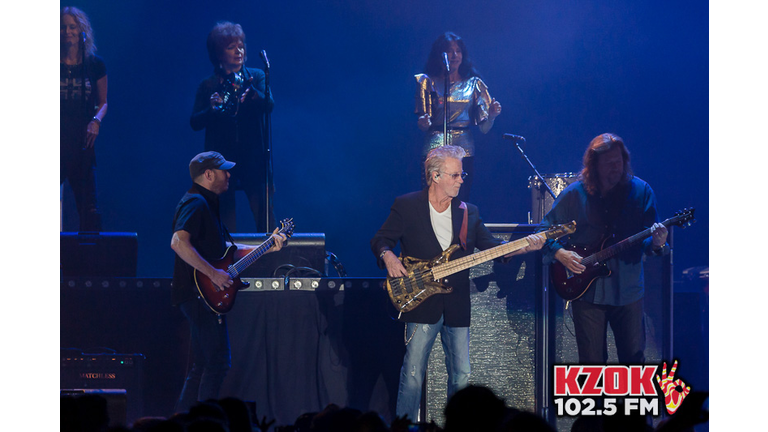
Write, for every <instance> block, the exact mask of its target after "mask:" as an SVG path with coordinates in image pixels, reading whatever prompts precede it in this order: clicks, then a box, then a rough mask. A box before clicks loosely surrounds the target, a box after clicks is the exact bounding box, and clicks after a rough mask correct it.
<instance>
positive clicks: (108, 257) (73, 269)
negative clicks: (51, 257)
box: [59, 232, 139, 277]
mask: <svg viewBox="0 0 768 432" xmlns="http://www.w3.org/2000/svg"><path fill="white" fill-rule="evenodd" d="M60 234H61V235H60V250H59V252H60V256H61V258H60V259H61V275H62V276H63V277H82V276H102V277H135V276H136V262H137V259H138V249H139V246H138V245H139V241H138V235H137V234H136V233H131V232H99V233H96V232H94V233H90V232H89V233H83V232H62V233H60Z"/></svg>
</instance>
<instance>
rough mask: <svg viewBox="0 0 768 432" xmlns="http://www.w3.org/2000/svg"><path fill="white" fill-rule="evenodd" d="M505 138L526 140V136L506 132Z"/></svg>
mask: <svg viewBox="0 0 768 432" xmlns="http://www.w3.org/2000/svg"><path fill="white" fill-rule="evenodd" d="M504 139H508V140H511V141H521V142H525V137H523V136H520V135H515V134H504Z"/></svg>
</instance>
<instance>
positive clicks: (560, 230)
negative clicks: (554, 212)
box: [545, 221, 576, 239]
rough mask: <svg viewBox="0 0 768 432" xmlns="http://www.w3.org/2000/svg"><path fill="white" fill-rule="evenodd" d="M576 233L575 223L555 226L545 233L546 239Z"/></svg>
mask: <svg viewBox="0 0 768 432" xmlns="http://www.w3.org/2000/svg"><path fill="white" fill-rule="evenodd" d="M575 232H576V221H570V222H568V223H566V224H560V225H556V226H555V227H554V228H552V229H549V230H547V231H546V232H545V234H546V236H547V239H557V238H560V237H563V236H567V235H568V234H573V233H575Z"/></svg>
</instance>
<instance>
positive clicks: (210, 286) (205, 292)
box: [194, 246, 250, 314]
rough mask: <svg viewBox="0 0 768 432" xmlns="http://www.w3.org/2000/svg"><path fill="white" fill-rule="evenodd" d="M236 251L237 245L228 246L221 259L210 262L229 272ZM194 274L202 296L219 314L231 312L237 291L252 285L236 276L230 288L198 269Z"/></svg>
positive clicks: (215, 266)
mask: <svg viewBox="0 0 768 432" xmlns="http://www.w3.org/2000/svg"><path fill="white" fill-rule="evenodd" d="M235 251H237V246H230V247H228V248H227V251H226V252H225V253H224V256H223V257H222V258H221V259H219V260H217V261H212V262H210V264H211V266H213V267H214V268H217V269H219V270H224V271H226V272H228V271H229V268H230V266H231V265H232V264H233V263H234V262H235ZM230 274H231V273H230ZM194 276H195V285H196V286H197V291H198V292H199V293H200V296H201V297H202V298H203V300H204V301H205V303H206V304H207V305H208V307H209V308H211V310H213V311H214V312H216V313H217V314H225V313H227V312H229V311H230V310H231V309H232V306H234V304H235V296H236V295H237V292H238V291H240V290H241V289H243V288H247V287H248V286H249V285H250V283H248V282H243V281H242V280H240V278H239V277H237V276H235V277H233V278H232V281H233V283H232V285H230V286H229V288H224V287H219V286H218V285H216V284H214V283H213V281H211V280H210V279H209V278H208V276H206V275H204V274H202V273H201V272H199V271H197V269H195V271H194Z"/></svg>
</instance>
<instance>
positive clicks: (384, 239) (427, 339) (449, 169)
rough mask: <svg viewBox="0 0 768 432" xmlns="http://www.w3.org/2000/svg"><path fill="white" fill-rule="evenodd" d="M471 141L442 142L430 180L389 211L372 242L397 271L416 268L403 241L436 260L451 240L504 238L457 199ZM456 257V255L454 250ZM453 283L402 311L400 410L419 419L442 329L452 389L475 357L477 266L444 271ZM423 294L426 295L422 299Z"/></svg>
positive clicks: (480, 243) (472, 243)
mask: <svg viewBox="0 0 768 432" xmlns="http://www.w3.org/2000/svg"><path fill="white" fill-rule="evenodd" d="M464 155H465V153H464V149H462V148H461V147H457V146H442V147H437V148H435V149H433V150H432V151H430V152H429V154H428V155H427V159H426V161H425V163H424V171H425V175H426V179H427V188H426V189H424V190H421V191H418V192H412V193H410V194H406V195H403V196H400V197H398V198H396V199H395V203H394V204H393V205H392V208H391V211H390V214H389V217H388V218H387V220H386V221H385V222H384V224H383V225H382V226H381V228H380V229H379V231H378V232H377V233H376V235H375V236H374V237H373V239H371V250H372V251H373V254H374V255H375V256H376V257H377V258H378V264H379V267H381V268H386V269H387V275H388V276H389V277H405V276H408V275H409V270H408V269H406V268H405V266H404V265H403V263H402V262H401V261H400V260H399V259H398V258H397V256H396V255H395V254H394V252H393V251H392V249H394V248H395V247H396V246H397V244H398V243H399V244H400V248H401V251H402V255H404V256H405V257H410V258H415V259H420V260H428V259H431V258H434V257H436V256H440V254H441V253H442V252H443V251H446V250H447V249H449V247H451V245H455V244H460V245H461V247H460V248H459V249H457V250H456V251H455V252H454V257H456V258H461V257H464V256H467V255H470V254H472V253H473V252H474V250H475V247H477V248H478V249H480V250H487V249H490V248H492V247H495V246H498V245H499V244H500V243H501V240H498V239H496V238H495V237H493V235H492V234H491V233H490V231H488V229H487V228H486V227H485V225H483V221H482V219H481V218H480V215H479V214H478V210H477V207H476V206H474V205H472V204H466V205H465V203H463V202H461V201H460V200H458V199H456V197H457V196H458V194H459V190H460V188H461V185H462V184H463V183H464V176H465V175H466V173H465V172H464V171H463V169H462V162H461V160H462V158H463V157H464ZM544 238H545V237H544V235H543V234H532V235H530V236H528V245H526V246H525V247H524V248H522V249H519V250H516V251H514V252H511V253H509V254H507V256H512V255H518V254H521V253H525V252H528V251H532V250H538V249H541V247H542V245H543V244H544ZM452 258H453V257H452ZM442 282H443V283H444V284H445V285H447V286H449V287H450V288H451V290H450V291H449V292H446V293H444V294H437V295H433V296H431V297H428V298H426V299H423V301H420V304H419V306H418V307H416V308H415V309H414V310H412V311H409V312H404V313H402V315H401V317H400V321H403V322H405V323H406V326H405V334H406V353H405V358H404V359H403V366H402V368H401V370H400V387H399V390H398V394H397V409H396V413H397V415H398V416H400V417H402V416H405V415H407V416H408V417H409V418H410V419H411V420H412V421H416V420H417V418H418V417H417V415H418V414H417V413H418V411H419V401H420V398H421V386H422V383H423V380H424V373H425V371H426V366H427V362H428V360H429V354H430V352H431V351H432V345H433V344H434V342H435V339H436V338H437V335H438V333H440V335H441V336H440V337H441V340H442V343H443V350H444V351H445V355H446V369H447V373H448V396H449V397H450V396H451V395H452V394H453V393H455V392H456V391H457V390H459V389H460V388H462V387H463V386H465V385H467V382H468V380H469V373H470V364H469V319H470V296H469V270H463V271H460V272H458V273H456V274H454V275H452V276H449V277H446V278H443V279H442ZM420 300H421V299H420Z"/></svg>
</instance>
